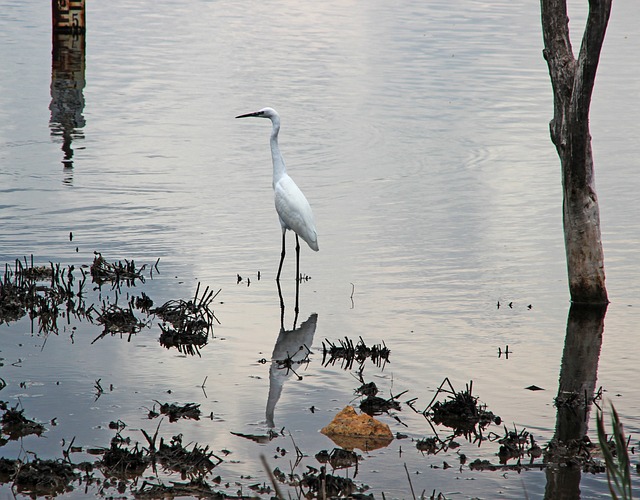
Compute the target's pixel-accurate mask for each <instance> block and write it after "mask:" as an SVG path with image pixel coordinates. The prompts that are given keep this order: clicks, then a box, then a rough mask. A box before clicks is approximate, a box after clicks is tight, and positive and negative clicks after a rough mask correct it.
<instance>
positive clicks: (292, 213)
mask: <svg viewBox="0 0 640 500" xmlns="http://www.w3.org/2000/svg"><path fill="white" fill-rule="evenodd" d="M247 117H256V118H269V119H270V120H271V124H272V129H271V160H272V161H273V192H274V196H275V203H276V211H277V212H278V217H279V218H280V226H281V227H282V253H281V254H280V266H279V267H278V275H277V276H276V281H280V272H281V271H282V263H283V262H284V256H285V234H286V232H287V230H288V229H289V230H291V231H293V232H294V233H295V234H296V282H298V281H299V280H300V242H299V240H298V236H299V237H300V238H302V239H303V240H304V241H306V242H307V244H308V245H309V247H310V248H311V249H312V250H314V251H316V252H317V251H318V250H319V247H318V233H317V231H316V225H315V222H314V220H313V213H312V212H311V206H310V205H309V202H308V201H307V198H306V197H305V196H304V194H303V193H302V191H300V188H299V187H298V186H297V185H296V183H295V182H293V179H292V178H291V177H289V175H287V169H286V167H285V165H284V159H283V158H282V154H281V153H280V147H279V146H278V132H280V115H279V114H278V113H277V112H276V110H275V109H273V108H263V109H261V110H259V111H255V112H253V113H247V114H244V115H238V116H236V118H247ZM296 298H297V297H296ZM296 309H297V307H296Z"/></svg>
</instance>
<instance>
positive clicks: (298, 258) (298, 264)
mask: <svg viewBox="0 0 640 500" xmlns="http://www.w3.org/2000/svg"><path fill="white" fill-rule="evenodd" d="M299 295H300V241H299V240H298V235H297V234H296V308H295V313H296V316H295V319H294V321H293V328H294V329H295V324H296V321H297V320H298V297H299Z"/></svg>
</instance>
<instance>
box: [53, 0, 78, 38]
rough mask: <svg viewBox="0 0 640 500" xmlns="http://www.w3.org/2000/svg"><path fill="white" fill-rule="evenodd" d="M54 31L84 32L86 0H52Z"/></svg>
mask: <svg viewBox="0 0 640 500" xmlns="http://www.w3.org/2000/svg"><path fill="white" fill-rule="evenodd" d="M51 10H52V21H53V31H54V33H73V34H80V33H84V32H85V29H86V17H85V0H51Z"/></svg>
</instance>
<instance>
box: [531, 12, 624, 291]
mask: <svg viewBox="0 0 640 500" xmlns="http://www.w3.org/2000/svg"><path fill="white" fill-rule="evenodd" d="M611 1H612V0H589V16H588V18H587V24H586V27H585V31H584V35H583V38H582V45H581V47H580V54H579V56H578V59H577V60H576V59H575V57H574V55H573V50H572V48H571V40H570V39H569V17H568V15H567V5H566V0H540V3H541V8H542V32H543V38H544V50H543V55H544V58H545V60H546V61H547V64H548V66H549V75H550V76H551V85H552V87H553V107H554V114H553V119H552V120H551V123H550V124H549V128H550V132H551V140H552V141H553V144H554V145H555V146H556V150H557V152H558V156H559V157H560V164H561V166H562V186H563V224H564V240H565V249H566V254H567V269H568V274H569V291H570V293H571V300H572V301H573V302H574V303H607V302H608V298H607V289H606V287H605V282H604V281H605V276H604V254H603V251H602V240H601V235H600V210H599V208H598V197H597V196H596V191H595V182H594V176H593V154H592V151H591V135H590V133H589V106H590V104H591V94H592V92H593V84H594V82H595V78H596V70H597V68H598V61H599V59H600V49H601V48H602V43H603V42H604V35H605V32H606V29H607V23H608V21H609V14H610V12H611Z"/></svg>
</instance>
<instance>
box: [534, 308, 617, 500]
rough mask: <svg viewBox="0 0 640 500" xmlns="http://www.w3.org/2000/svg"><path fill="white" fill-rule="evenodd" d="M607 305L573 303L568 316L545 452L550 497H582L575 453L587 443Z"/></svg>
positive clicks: (579, 468) (547, 487) (548, 496)
mask: <svg viewBox="0 0 640 500" xmlns="http://www.w3.org/2000/svg"><path fill="white" fill-rule="evenodd" d="M606 312H607V306H606V305H602V306H584V305H578V304H573V305H572V306H571V308H570V309H569V317H568V318H567V334H566V337H565V344H564V352H563V354H562V367H561V369H560V383H559V388H558V396H557V399H556V407H557V416H556V430H555V434H554V437H553V439H552V440H551V442H550V443H549V446H548V448H547V451H546V454H545V462H546V463H547V468H546V476H547V485H546V489H545V498H546V499H549V500H550V499H555V500H557V499H570V498H571V499H573V498H580V479H581V467H580V465H577V464H575V463H572V461H571V456H575V453H574V452H573V453H572V452H571V451H569V450H575V449H576V447H580V446H582V445H583V443H584V438H585V437H586V435H587V431H588V426H589V415H590V412H591V406H592V404H593V401H594V395H595V390H596V380H597V375H598V360H599V357H600V348H601V346H602V333H603V331H604V318H605V314H606Z"/></svg>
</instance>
